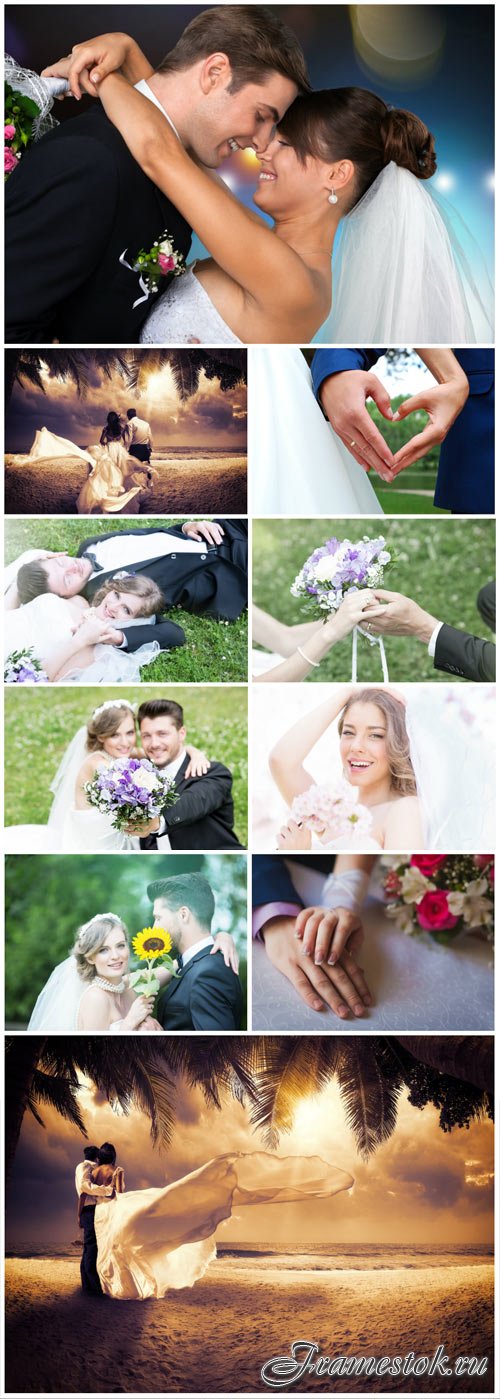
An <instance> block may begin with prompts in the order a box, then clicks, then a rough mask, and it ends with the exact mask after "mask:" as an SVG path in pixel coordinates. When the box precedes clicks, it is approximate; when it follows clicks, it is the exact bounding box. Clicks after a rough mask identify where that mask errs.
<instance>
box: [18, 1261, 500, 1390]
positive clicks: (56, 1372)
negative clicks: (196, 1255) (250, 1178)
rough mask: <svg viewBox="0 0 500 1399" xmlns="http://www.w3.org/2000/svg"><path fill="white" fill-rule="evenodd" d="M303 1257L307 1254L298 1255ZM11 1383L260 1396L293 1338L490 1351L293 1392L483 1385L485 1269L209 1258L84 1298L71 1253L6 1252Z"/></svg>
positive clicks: (488, 1287) (488, 1334)
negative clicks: (137, 1292)
mask: <svg viewBox="0 0 500 1399" xmlns="http://www.w3.org/2000/svg"><path fill="white" fill-rule="evenodd" d="M306 1261H309V1262H310V1261H311V1260H310V1259H309V1260H307V1259H306V1260H304V1263H305V1262H306ZM6 1296H7V1328H6V1387H7V1390H8V1392H9V1393H15V1394H17V1393H22V1394H33V1393H45V1394H50V1393H64V1394H65V1395H67V1394H73V1393H79V1392H83V1393H87V1394H88V1393H92V1392H97V1393H104V1394H108V1393H113V1392H115V1391H117V1390H118V1391H119V1392H121V1393H135V1392H138V1393H154V1392H164V1393H168V1392H172V1393H180V1392H182V1391H186V1392H188V1393H195V1392H200V1391H211V1392H214V1393H220V1392H223V1391H226V1392H237V1393H248V1392H252V1391H257V1392H259V1393H263V1394H268V1393H269V1392H270V1390H269V1389H268V1387H267V1386H266V1385H265V1384H264V1383H263V1381H262V1379H261V1376H260V1371H261V1367H262V1365H263V1364H264V1363H265V1362H266V1361H267V1360H269V1359H271V1357H273V1356H277V1355H284V1354H288V1353H289V1348H290V1345H291V1343H292V1341H293V1340H295V1339H305V1340H310V1341H316V1342H317V1343H318V1344H319V1347H320V1352H321V1354H323V1355H328V1356H330V1357H333V1356H338V1355H352V1356H354V1355H355V1356H361V1355H375V1356H383V1355H389V1356H394V1355H402V1356H405V1355H407V1354H408V1353H409V1352H410V1351H414V1352H415V1354H416V1355H433V1354H434V1352H435V1350H436V1349H437V1347H438V1346H439V1345H440V1344H442V1345H443V1346H444V1348H445V1350H446V1352H447V1354H448V1355H449V1356H450V1360H454V1359H455V1358H456V1357H457V1356H458V1355H468V1356H488V1357H489V1365H488V1370H487V1373H486V1375H485V1376H484V1377H482V1378H481V1377H476V1378H471V1377H469V1376H463V1377H461V1378H458V1377H456V1376H453V1377H451V1378H450V1380H449V1381H445V1380H443V1378H440V1377H439V1376H438V1375H436V1376H435V1377H433V1378H429V1377H427V1376H423V1377H422V1378H418V1377H412V1378H408V1379H404V1380H401V1379H398V1378H395V1377H394V1378H391V1377H390V1376H386V1377H385V1378H384V1379H382V1378H379V1379H377V1378H375V1379H369V1378H366V1377H364V1378H357V1379H356V1378H354V1377H350V1378H347V1377H344V1378H342V1379H337V1378H332V1377H330V1378H319V1377H318V1376H317V1375H312V1376H307V1377H304V1378H303V1379H301V1380H299V1382H298V1383H297V1384H296V1385H294V1386H293V1392H295V1391H297V1392H298V1393H300V1392H304V1391H306V1390H307V1391H316V1392H318V1393H325V1392H329V1393H332V1392H333V1393H335V1392H338V1393H363V1392H364V1393H379V1392H381V1391H388V1392H391V1393H416V1394H418V1393H422V1394H424V1393H429V1391H432V1392H435V1393H439V1392H441V1393H442V1392H443V1387H444V1386H445V1385H446V1384H448V1385H449V1390H446V1392H450V1393H460V1392H462V1393H486V1394H489V1393H491V1392H492V1390H493V1383H494V1380H493V1362H492V1346H493V1266H492V1264H489V1263H484V1262H478V1263H476V1264H475V1265H472V1264H468V1263H466V1262H465V1263H463V1264H462V1263H454V1264H452V1265H451V1266H446V1267H444V1266H439V1265H436V1264H434V1266H432V1265H430V1266H422V1267H415V1266H410V1265H408V1266H407V1267H400V1266H396V1267H392V1268H376V1266H375V1267H374V1268H371V1269H366V1268H364V1267H358V1268H353V1269H350V1268H341V1269H338V1268H336V1269H332V1268H329V1267H325V1265H324V1260H323V1262H322V1266H320V1267H318V1268H315V1267H309V1268H307V1267H305V1266H304V1265H303V1263H302V1262H301V1263H299V1261H298V1260H297V1258H295V1259H294V1260H293V1263H291V1266H290V1267H288V1266H286V1267H283V1266H281V1267H278V1266H276V1264H275V1262H274V1261H273V1260H271V1259H269V1258H266V1259H265V1261H264V1260H262V1259H259V1258H253V1259H249V1258H248V1257H245V1256H244V1255H242V1256H241V1257H237V1258H235V1257H233V1256H227V1255H226V1256H224V1255H222V1256H221V1257H219V1258H218V1259H217V1260H216V1262H215V1263H214V1264H213V1265H212V1266H211V1268H210V1269H209V1271H208V1273H207V1274H206V1276H205V1277H204V1278H203V1279H202V1280H201V1281H200V1282H197V1283H196V1284H195V1286H194V1287H193V1288H191V1289H186V1290H183V1291H181V1292H175V1293H170V1294H169V1295H168V1296H167V1297H166V1298H164V1299H163V1300H162V1301H149V1302H118V1301H111V1300H109V1299H107V1298H105V1299H99V1298H96V1299H93V1298H89V1299H87V1298H84V1296H83V1294H82V1293H81V1291H80V1290H79V1269H78V1259H77V1258H76V1257H75V1258H73V1259H71V1260H68V1259H66V1258H63V1259H61V1258H58V1259H52V1258H51V1259H48V1258H34V1259H31V1258H29V1259H24V1258H12V1259H8V1260H7V1262H6Z"/></svg>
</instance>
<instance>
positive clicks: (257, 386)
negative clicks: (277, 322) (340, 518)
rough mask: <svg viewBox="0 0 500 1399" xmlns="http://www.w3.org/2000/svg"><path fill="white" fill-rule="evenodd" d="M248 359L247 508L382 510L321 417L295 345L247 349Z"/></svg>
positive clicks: (294, 512)
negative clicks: (250, 407) (250, 406)
mask: <svg viewBox="0 0 500 1399" xmlns="http://www.w3.org/2000/svg"><path fill="white" fill-rule="evenodd" d="M248 358H249V390H248V391H249V401H250V403H251V404H253V405H254V406H253V409H252V411H251V413H250V418H249V443H248V460H249V482H250V492H251V510H252V512H253V514H254V515H287V516H293V517H297V516H301V517H304V516H308V515H311V516H316V515H380V514H383V510H382V507H381V506H380V505H379V502H378V500H377V497H376V495H375V491H374V490H373V487H372V485H371V483H370V480H369V478H368V476H367V474H366V472H365V471H363V467H362V466H360V465H359V463H358V462H357V461H355V460H354V457H353V456H351V453H350V452H349V451H348V450H347V448H346V447H344V445H343V443H342V442H341V441H340V439H339V438H338V437H337V436H336V435H335V433H334V432H333V430H332V428H331V427H330V424H329V423H328V422H327V420H326V418H324V417H323V413H322V411H321V408H320V406H319V404H318V403H317V401H316V398H315V395H314V390H313V386H312V379H311V373H310V370H309V368H308V365H307V362H306V360H305V359H304V356H303V354H302V353H301V351H300V350H298V349H296V348H295V347H294V346H289V345H281V346H279V347H276V346H273V347H271V348H270V349H267V348H266V347H260V348H259V349H253V348H250V349H249V351H248ZM320 539H321V535H320V534H319V535H318V542H320Z"/></svg>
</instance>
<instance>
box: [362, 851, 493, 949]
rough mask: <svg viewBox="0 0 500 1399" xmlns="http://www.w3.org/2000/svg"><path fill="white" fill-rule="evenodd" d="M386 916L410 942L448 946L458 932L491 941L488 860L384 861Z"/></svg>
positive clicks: (407, 858)
mask: <svg viewBox="0 0 500 1399" xmlns="http://www.w3.org/2000/svg"><path fill="white" fill-rule="evenodd" d="M383 863H384V865H385V866H386V873H385V876H384V889H385V893H386V895H387V900H388V903H387V914H388V916H389V918H393V919H394V921H395V923H397V926H398V928H400V929H401V931H402V932H403V933H408V934H409V935H410V937H415V936H417V937H418V936H419V935H420V934H422V933H428V934H429V935H430V937H431V938H433V940H434V942H441V943H449V942H453V940H454V939H455V938H456V937H458V935H459V934H460V933H470V934H473V935H474V936H475V937H481V938H483V939H484V941H485V942H491V943H492V942H493V938H494V877H495V860H494V856H493V855H408V856H405V857H402V856H399V857H398V856H393V857H391V858H387V859H385V860H384V861H383Z"/></svg>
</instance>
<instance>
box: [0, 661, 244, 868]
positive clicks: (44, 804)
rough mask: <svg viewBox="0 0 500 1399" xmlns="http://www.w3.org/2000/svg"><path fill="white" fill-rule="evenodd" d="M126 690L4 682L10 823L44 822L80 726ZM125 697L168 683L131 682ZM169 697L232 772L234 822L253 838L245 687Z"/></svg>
mask: <svg viewBox="0 0 500 1399" xmlns="http://www.w3.org/2000/svg"><path fill="white" fill-rule="evenodd" d="M120 695H123V690H119V689H118V690H113V689H108V688H107V687H104V686H98V687H97V686H89V687H88V688H85V689H84V688H83V687H75V688H70V687H69V686H68V687H67V688H61V687H58V688H57V689H48V688H47V689H45V688H44V687H42V686H39V685H37V686H35V687H33V688H32V687H31V686H23V685H16V686H13V687H12V689H6V690H5V823H6V825H7V826H11V825H16V826H17V825H21V824H22V825H24V824H28V825H31V824H35V825H39V824H40V823H41V824H43V825H44V824H45V823H46V821H47V817H48V814H49V810H50V806H51V803H52V795H51V792H50V783H51V782H52V780H53V778H54V776H55V774H56V771H57V768H58V767H59V763H60V762H61V758H62V756H63V753H64V751H65V749H66V748H67V746H68V744H69V743H70V741H71V739H72V738H73V736H74V734H75V733H76V731H77V729H78V728H80V725H82V724H85V723H86V721H87V719H88V718H89V716H90V715H91V714H92V712H93V710H94V709H96V708H97V706H98V705H100V704H103V703H104V701H105V700H108V699H114V698H116V697H119V696H120ZM126 695H127V699H128V700H130V701H131V703H135V704H137V705H139V704H140V703H141V701H143V700H146V699H160V698H162V699H165V698H166V697H167V696H168V695H169V691H168V689H165V687H164V686H163V687H162V689H161V690H160V689H157V688H155V687H153V686H151V687H148V689H146V688H145V687H144V686H135V687H134V686H127V690H126ZM171 698H172V699H175V700H176V701H177V703H178V704H182V705H183V707H184V714H185V720H186V728H187V741H188V743H194V744H196V745H197V747H199V748H203V749H204V750H205V752H206V753H207V755H208V757H209V758H213V759H217V760H218V761H219V762H221V763H224V764H225V765H226V767H228V768H229V769H230V771H231V772H232V774H233V797H234V809H235V829H236V833H237V835H238V837H239V839H240V841H241V843H242V845H246V843H247V773H248V759H247V690H246V688H245V687H243V686H241V687H239V686H237V687H233V686H232V687H231V689H224V688H222V687H221V688H218V687H208V688H202V687H201V686H200V687H199V688H192V687H191V688H189V689H184V688H183V687H181V686H179V687H176V689H175V690H174V691H173V692H172V694H171Z"/></svg>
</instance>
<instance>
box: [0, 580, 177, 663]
mask: <svg viewBox="0 0 500 1399" xmlns="http://www.w3.org/2000/svg"><path fill="white" fill-rule="evenodd" d="M73 626H74V617H73V613H72V610H71V607H70V606H69V605H68V602H67V601H66V599H65V598H61V597H58V596H57V595H56V593H43V594H42V595H41V596H40V597H36V598H34V599H33V601H32V602H28V603H26V605H25V606H24V607H18V608H15V609H14V610H13V611H12V612H6V613H5V615H4V656H5V657H7V656H10V655H11V653H12V652H13V651H23V650H32V651H33V653H34V655H35V656H36V658H37V660H38V661H40V663H41V664H42V663H43V661H44V659H45V658H46V657H47V656H49V655H50V654H51V652H53V651H54V649H55V647H56V646H57V645H59V644H62V643H64V641H66V640H69V638H70V637H71V636H72V634H73ZM159 650H160V647H159V645H158V642H157V641H150V642H148V643H147V645H145V646H140V647H139V648H138V650H137V651H132V652H128V651H122V650H120V648H119V647H118V646H104V645H100V644H99V645H97V646H94V659H93V661H92V662H91V664H90V665H88V666H86V667H85V669H78V668H77V667H76V666H75V667H74V668H72V669H71V670H70V671H68V672H67V674H66V675H65V676H64V682H63V683H65V684H66V683H67V684H72V685H85V684H94V685H99V684H106V685H113V684H130V683H132V682H138V681H140V678H141V666H143V665H148V663H149V662H150V661H152V660H153V658H154V656H156V655H158V652H159Z"/></svg>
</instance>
